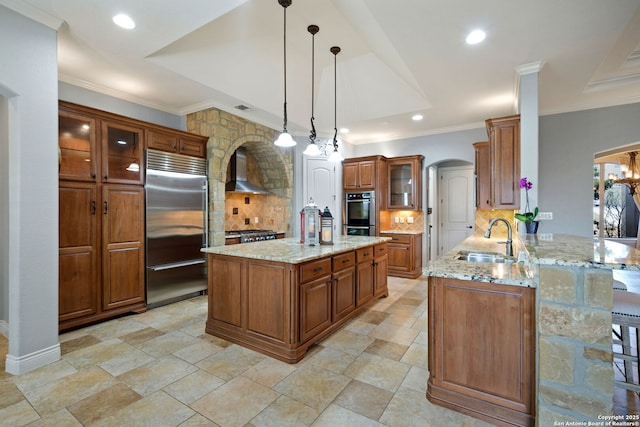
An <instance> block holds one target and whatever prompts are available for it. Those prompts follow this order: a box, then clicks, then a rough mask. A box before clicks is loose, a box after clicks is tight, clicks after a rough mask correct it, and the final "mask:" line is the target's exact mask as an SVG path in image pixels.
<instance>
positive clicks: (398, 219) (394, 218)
mask: <svg viewBox="0 0 640 427" xmlns="http://www.w3.org/2000/svg"><path fill="white" fill-rule="evenodd" d="M393 220H394V221H395V223H396V224H398V223H399V222H400V218H398V217H397V216H394V217H393Z"/></svg>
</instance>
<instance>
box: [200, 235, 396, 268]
mask: <svg viewBox="0 0 640 427" xmlns="http://www.w3.org/2000/svg"><path fill="white" fill-rule="evenodd" d="M389 240H391V238H389V237H369V236H336V237H334V239H333V245H316V246H307V245H305V244H302V243H300V239H299V238H294V237H288V238H285V239H277V240H263V241H260V242H252V243H245V244H241V245H228V246H212V247H210V248H204V249H202V252H205V253H209V254H220V255H229V256H237V257H242V258H253V259H263V260H267V261H277V262H286V263H287V264H300V263H303V262H306V261H311V260H313V259H318V258H324V257H326V256H329V255H334V254H339V253H341V252H348V251H352V250H354V249H358V248H364V247H366V246H371V245H374V244H377V243H384V242H387V241H389Z"/></svg>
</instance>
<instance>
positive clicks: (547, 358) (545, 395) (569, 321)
mask: <svg viewBox="0 0 640 427" xmlns="http://www.w3.org/2000/svg"><path fill="white" fill-rule="evenodd" d="M539 277H540V283H539V285H538V286H539V287H538V301H537V307H538V309H537V316H538V320H537V325H538V331H537V334H538V340H537V343H538V348H537V357H538V363H537V366H538V382H537V395H538V402H537V403H538V409H537V425H539V426H552V425H554V422H565V424H564V425H567V424H566V422H568V421H574V422H575V421H580V422H588V421H599V420H598V416H599V415H611V414H613V353H612V344H613V342H612V338H611V309H612V307H613V286H612V282H613V276H612V273H611V270H604V269H587V268H582V267H565V266H557V265H554V266H546V265H541V266H540V276H539Z"/></svg>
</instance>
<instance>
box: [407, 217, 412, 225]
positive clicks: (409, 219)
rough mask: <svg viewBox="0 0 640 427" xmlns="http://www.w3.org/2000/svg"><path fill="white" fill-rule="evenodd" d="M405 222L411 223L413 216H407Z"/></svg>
mask: <svg viewBox="0 0 640 427" xmlns="http://www.w3.org/2000/svg"><path fill="white" fill-rule="evenodd" d="M407 223H408V224H413V217H412V216H408V217H407Z"/></svg>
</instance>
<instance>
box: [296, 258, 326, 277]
mask: <svg viewBox="0 0 640 427" xmlns="http://www.w3.org/2000/svg"><path fill="white" fill-rule="evenodd" d="M330 274H331V258H323V259H319V260H317V261H311V262H308V263H306V264H302V266H301V267H300V283H306V282H309V281H311V280H314V279H317V278H319V277H322V276H327V275H330Z"/></svg>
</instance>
